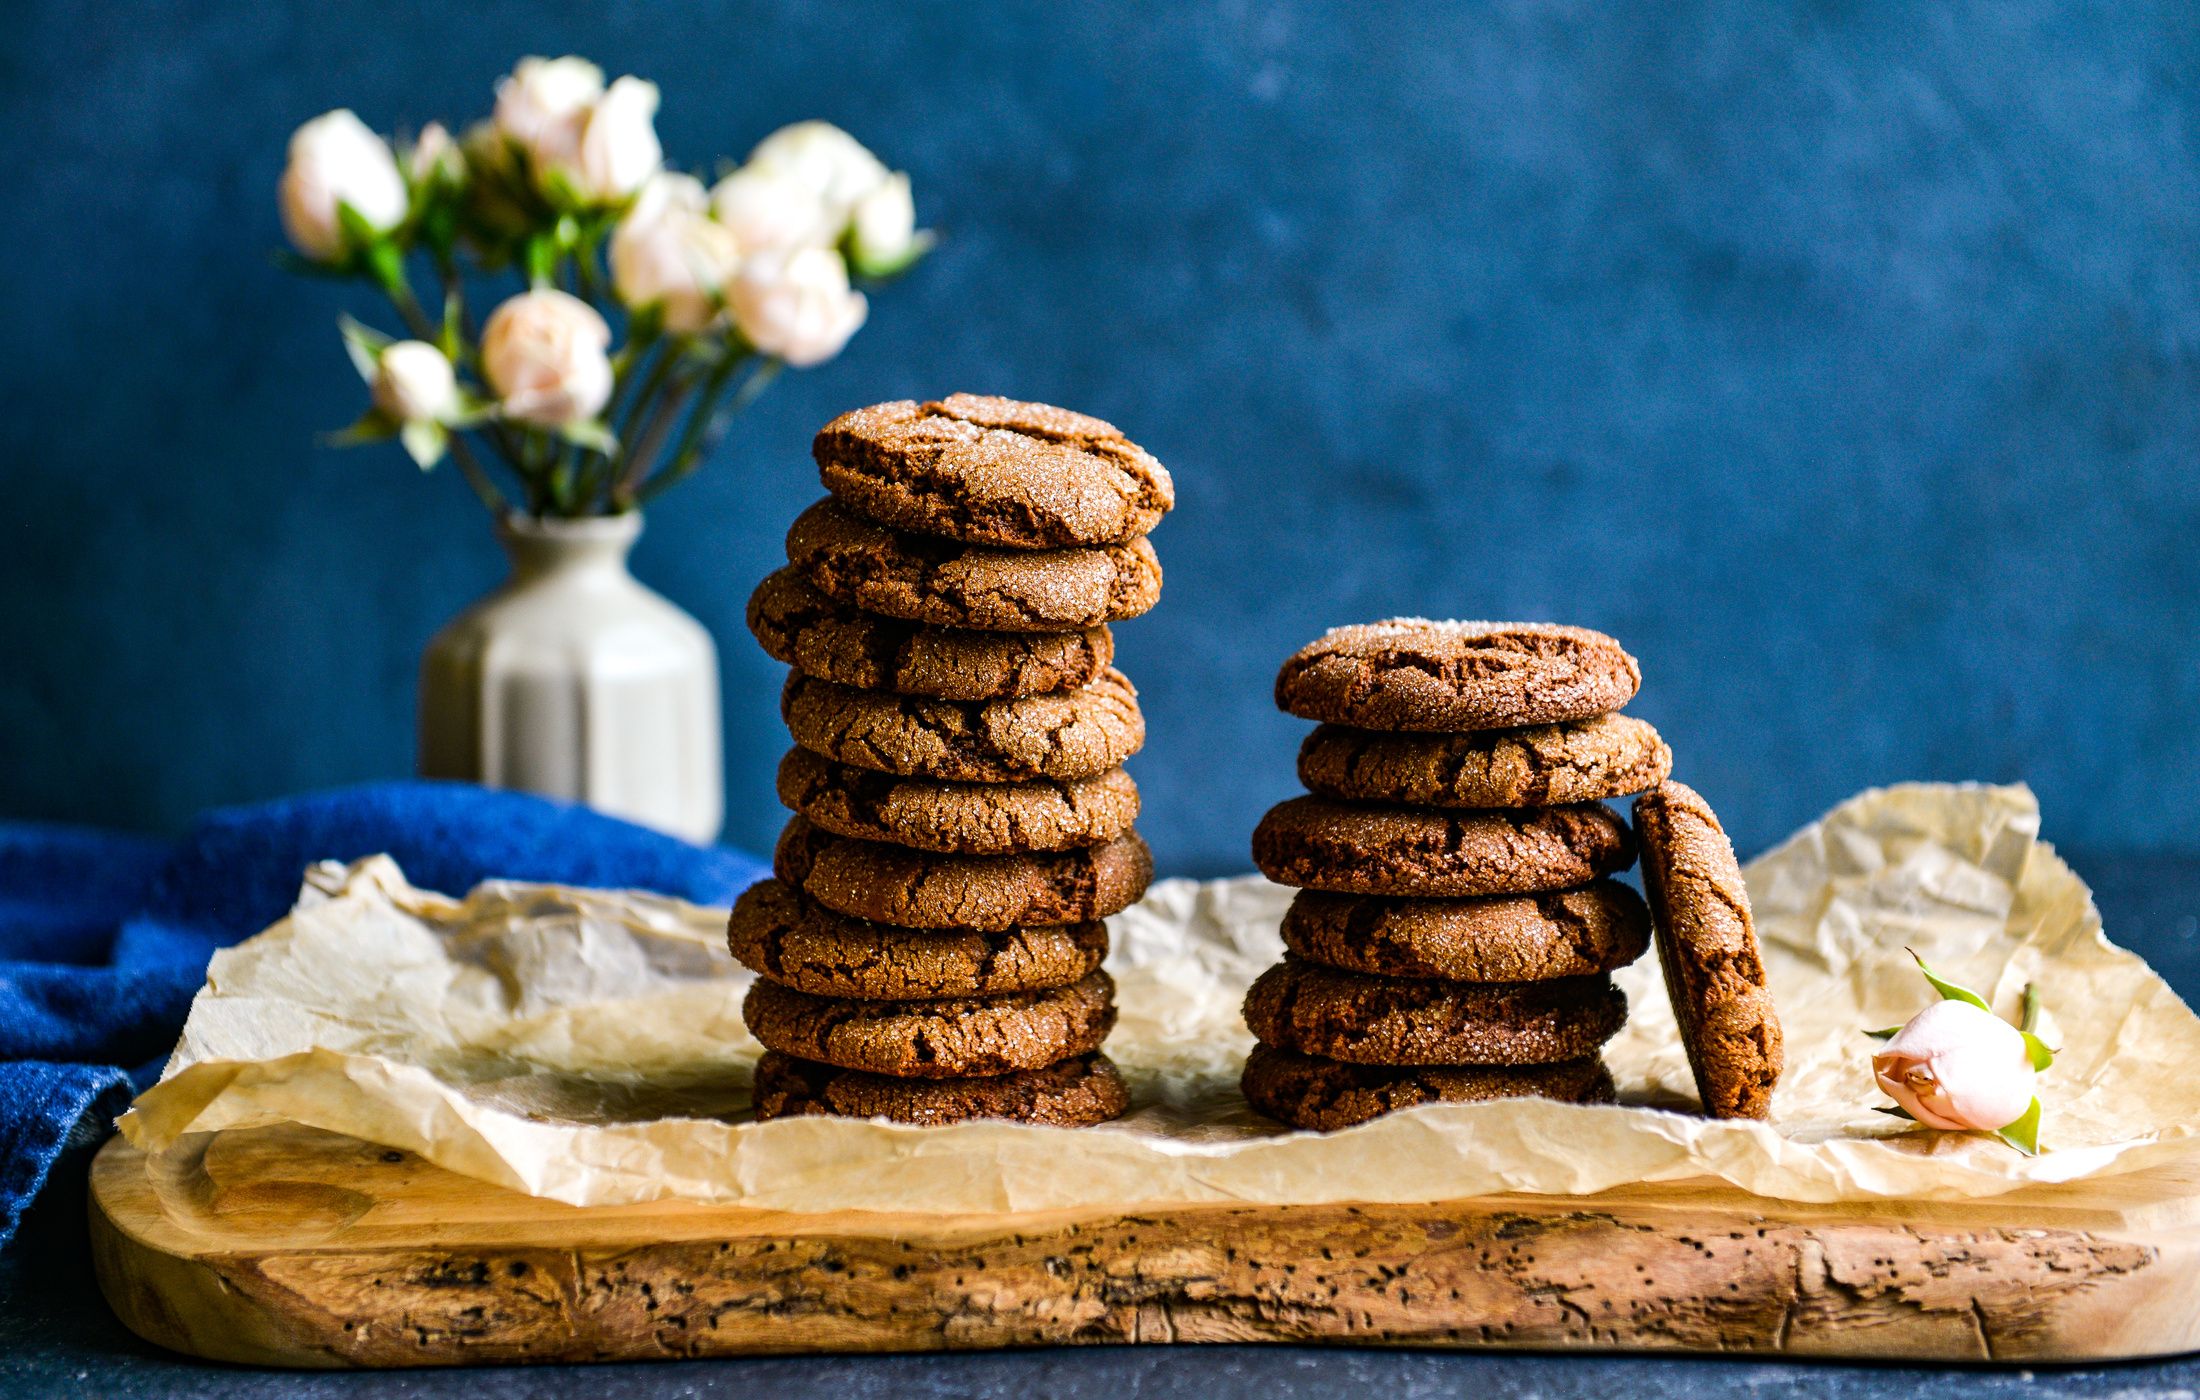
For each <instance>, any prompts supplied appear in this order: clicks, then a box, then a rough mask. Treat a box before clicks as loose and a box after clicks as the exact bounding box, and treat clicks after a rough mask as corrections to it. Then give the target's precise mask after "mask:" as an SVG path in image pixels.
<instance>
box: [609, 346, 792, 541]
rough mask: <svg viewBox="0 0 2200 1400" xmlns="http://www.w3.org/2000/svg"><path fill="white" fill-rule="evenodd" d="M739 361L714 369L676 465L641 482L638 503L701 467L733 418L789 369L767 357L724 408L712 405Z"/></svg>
mask: <svg viewBox="0 0 2200 1400" xmlns="http://www.w3.org/2000/svg"><path fill="white" fill-rule="evenodd" d="M738 363H739V361H737V360H735V359H734V358H733V357H731V356H728V357H727V358H726V360H725V362H724V363H723V364H721V365H719V366H718V368H717V369H716V370H714V371H712V373H711V377H710V382H709V384H708V385H706V386H705V387H704V389H703V397H702V399H701V401H700V402H698V403H697V404H696V406H695V412H694V413H693V414H692V415H690V417H689V418H688V425H687V431H686V432H685V433H683V434H681V437H680V445H679V447H678V448H677V449H675V450H674V452H673V454H672V464H671V465H670V466H668V467H666V468H665V469H664V470H663V471H661V472H659V473H658V474H657V475H656V476H655V477H653V478H651V479H650V480H648V481H645V482H643V483H642V484H641V486H640V487H639V488H638V489H637V490H636V491H635V492H634V504H635V505H637V506H639V505H642V504H644V503H646V502H648V501H651V500H653V499H655V498H656V497H658V496H661V495H663V494H664V493H665V492H666V491H668V490H670V489H672V487H674V486H676V485H678V484H679V483H680V482H681V481H683V480H685V479H686V478H687V477H688V476H689V475H691V474H692V473H693V472H694V471H695V469H696V468H697V467H699V466H701V465H702V462H703V458H704V457H705V456H706V455H707V454H708V453H709V452H710V450H711V449H712V448H713V447H716V446H717V445H718V440H719V439H720V438H721V437H723V436H724V435H725V432H726V429H727V427H728V426H730V425H731V424H732V422H733V420H734V419H735V418H736V417H738V416H739V415H740V414H741V413H742V411H743V410H745V409H747V408H748V406H749V405H750V404H752V403H755V402H756V399H757V396H758V395H759V394H761V393H763V392H764V391H765V390H766V389H768V388H770V387H771V382H772V381H773V380H774V379H777V378H778V377H779V371H780V370H782V369H784V368H786V364H785V362H784V361H781V360H777V359H768V360H765V361H764V362H763V363H762V364H760V365H758V366H757V367H756V368H755V369H753V370H751V371H750V372H749V377H748V378H747V379H744V380H743V381H741V387H740V388H739V389H736V390H735V391H734V394H733V397H732V398H731V399H729V400H728V401H727V402H726V403H725V405H724V406H723V407H719V408H714V407H712V405H711V400H713V399H715V398H717V397H718V394H719V392H720V391H721V390H723V389H724V388H725V386H726V380H727V379H728V378H729V377H730V376H731V375H732V373H733V367H734V366H735V365H736V364H738Z"/></svg>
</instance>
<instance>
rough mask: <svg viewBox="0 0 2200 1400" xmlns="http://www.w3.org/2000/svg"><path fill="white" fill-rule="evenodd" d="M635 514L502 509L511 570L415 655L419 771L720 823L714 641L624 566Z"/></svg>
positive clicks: (694, 834) (707, 826)
mask: <svg viewBox="0 0 2200 1400" xmlns="http://www.w3.org/2000/svg"><path fill="white" fill-rule="evenodd" d="M641 531H642V520H641V516H640V515H639V514H636V513H633V512H629V513H626V514H623V515H608V516H599V517H594V518H588V519H579V520H554V519H545V520H537V519H532V518H528V517H525V516H516V515H515V516H509V517H507V518H506V519H505V520H503V521H502V522H500V523H499V525H498V527H497V537H498V539H499V541H500V542H501V543H502V544H503V545H504V550H505V553H506V554H508V555H509V556H510V557H511V561H512V573H511V577H510V578H508V579H506V580H505V582H504V584H503V586H501V587H500V588H498V589H497V590H496V592H494V593H492V594H490V595H489V596H488V597H486V598H484V599H482V600H481V601H480V602H478V603H476V604H474V605H473V606H472V607H470V608H468V609H467V610H466V611H464V612H462V613H460V614H459V615H458V616H457V617H456V618H453V619H452V620H451V622H450V623H449V625H447V626H446V627H444V628H443V630H442V631H440V632H438V633H436V635H435V637H434V639H433V640H432V641H430V642H429V643H428V649H427V652H426V654H425V655H423V656H422V657H421V662H420V773H421V776H423V777H428V778H457V779H462V780H465V781H470V782H479V783H486V784H488V785H489V786H490V787H499V788H515V789H518V790H520V791H523V792H534V793H541V794H543V795H545V796H548V797H561V798H567V799H570V800H573V801H577V802H584V803H586V804H587V805H589V806H591V807H594V808H596V809H598V810H599V811H604V812H608V813H610V814H612V815H613V816H619V817H625V818H627V819H628V820H630V821H635V822H639V823H641V824H642V825H644V826H650V827H655V828H657V829H658V830H660V831H667V832H670V833H672V834H673V835H675V836H683V837H686V838H687V839H688V840H690V841H698V842H704V843H708V842H711V841H715V840H716V839H717V837H718V830H719V826H720V824H721V823H722V822H723V820H724V818H725V791H724V786H723V779H722V777H721V774H720V770H719V723H720V719H719V710H718V651H717V648H716V647H715V646H713V645H712V643H711V639H710V633H708V632H707V631H705V630H704V629H703V627H702V625H701V624H700V623H698V622H696V620H695V619H694V618H692V617H689V616H688V615H687V614H686V613H684V612H682V611H681V610H680V609H679V608H677V607H675V606H673V605H672V604H671V603H670V602H667V601H666V600H665V599H664V598H662V597H660V596H658V595H657V594H656V593H653V592H651V591H650V590H649V589H647V588H644V587H643V586H642V585H641V584H640V583H637V582H636V581H635V579H634V576H633V575H632V574H630V573H628V572H627V567H626V557H627V552H628V551H629V550H631V549H632V548H633V547H634V540H635V538H636V537H637V536H638V535H640V534H641Z"/></svg>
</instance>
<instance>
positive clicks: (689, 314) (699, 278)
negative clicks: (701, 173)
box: [611, 174, 741, 335]
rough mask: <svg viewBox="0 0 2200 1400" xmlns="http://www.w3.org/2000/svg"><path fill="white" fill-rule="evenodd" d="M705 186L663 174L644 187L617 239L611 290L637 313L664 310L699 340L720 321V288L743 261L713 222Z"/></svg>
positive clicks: (672, 327)
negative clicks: (708, 209) (644, 310)
mask: <svg viewBox="0 0 2200 1400" xmlns="http://www.w3.org/2000/svg"><path fill="white" fill-rule="evenodd" d="M707 206H708V200H707V198H706V196H705V195H704V193H703V186H702V184H701V182H699V181H697V180H696V179H695V177H694V176H692V175H674V174H661V175H659V176H657V177H656V178H655V179H653V180H651V181H650V182H649V183H648V184H647V185H645V186H643V187H642V193H641V196H640V197H639V198H638V199H636V200H635V201H634V208H633V209H632V210H631V211H629V212H628V214H627V216H626V217H625V218H624V219H621V220H620V221H619V226H618V228H617V229H616V230H615V231H614V232H613V233H612V235H611V285H612V288H613V289H614V290H615V291H617V292H618V294H619V300H620V301H621V302H623V303H625V304H626V306H627V307H629V308H630V309H632V310H636V311H639V310H642V309H643V308H645V307H651V306H654V307H657V308H659V309H660V310H661V312H662V314H663V316H664V325H665V329H666V330H669V331H671V332H673V333H674V334H675V335H694V334H696V333H697V332H699V331H702V330H704V329H705V328H707V327H708V326H710V325H711V323H712V322H714V321H716V320H717V319H718V315H719V297H720V289H721V288H722V287H723V286H724V285H725V281H726V279H727V278H728V277H730V276H732V275H733V270H734V267H735V266H736V265H737V264H738V263H739V262H740V260H741V249H740V245H739V244H738V243H737V242H736V241H735V239H734V236H733V234H732V232H731V231H729V230H727V229H725V228H723V227H721V226H720V225H718V224H717V223H715V222H713V221H712V220H711V217H710V215H709V213H708V212H707Z"/></svg>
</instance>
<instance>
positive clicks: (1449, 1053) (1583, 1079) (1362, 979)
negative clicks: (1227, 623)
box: [1243, 618, 1672, 1129]
mask: <svg viewBox="0 0 2200 1400" xmlns="http://www.w3.org/2000/svg"><path fill="white" fill-rule="evenodd" d="M1640 683H1641V672H1640V670H1639V668H1638V667H1637V666H1636V664H1635V659H1634V658H1633V657H1631V656H1629V655H1628V654H1627V652H1626V651H1625V650H1624V649H1622V648H1621V647H1620V645H1619V643H1617V642H1615V641H1613V640H1612V639H1611V638H1610V637H1607V636H1605V635H1603V634H1602V633H1599V632H1592V631H1589V630H1587V629H1584V628H1579V627H1559V626H1550V625H1542V624H1533V623H1464V622H1429V621H1424V620H1421V619H1417V618H1414V619H1401V620H1396V621H1390V622H1378V623H1374V624H1371V625H1365V626H1357V627H1343V628H1339V629H1337V630H1335V631H1332V632H1330V633H1328V634H1326V635H1325V636H1323V637H1321V638H1320V639H1319V640H1317V641H1315V642H1313V643H1311V644H1310V645H1308V646H1306V647H1304V648H1302V649H1301V650H1300V651H1299V652H1297V653H1296V654H1295V655H1293V656H1292V657H1291V658H1290V660H1288V661H1286V662H1285V663H1284V665H1283V669H1282V671H1281V673H1280V674H1278V676H1277V677H1276V703H1277V705H1278V706H1280V707H1281V708H1282V709H1284V710H1286V711H1288V712H1289V713H1291V714H1294V715H1298V716H1300V717H1302V718H1306V719H1313V720H1319V721H1321V722H1322V723H1321V726H1320V727H1319V728H1318V729H1316V730H1315V731H1314V732H1313V733H1312V734H1311V735H1309V736H1308V737H1307V739H1306V741H1305V744H1304V745H1303V747H1302V748H1301V749H1300V752H1299V777H1300V780H1301V781H1302V782H1303V783H1304V784H1305V785H1306V787H1307V788H1308V789H1309V790H1310V791H1311V793H1312V795H1311V796H1306V797H1296V798H1292V799H1291V800H1289V801H1286V802H1284V803H1282V804H1281V805H1279V806H1277V807H1276V808H1274V809H1273V810H1271V811H1270V812H1269V813H1268V815H1267V816H1266V817H1264V818H1263V819H1262V820H1261V823H1260V826H1259V828H1258V829H1257V830H1256V831H1255V832H1254V834H1253V860H1254V863H1255V864H1257V865H1258V866H1259V867H1260V869H1261V871H1262V872H1263V873H1264V874H1266V875H1267V876H1268V878H1270V879H1271V880H1275V881H1277V882H1278V883H1281V884H1286V885H1294V886H1297V887H1298V888H1299V891H1300V893H1299V894H1298V896H1297V897H1296V898H1295V899H1294V900H1293V901H1292V903H1291V907H1290V910H1289V912H1288V913H1287V914H1286V915H1285V917H1284V921H1283V939H1284V944H1285V947H1286V950H1287V954H1286V957H1285V959H1284V961H1283V962H1282V963H1281V964H1279V965H1277V966H1276V967H1273V968H1270V969H1269V970H1268V971H1267V972H1265V973H1263V974H1262V975H1261V977H1260V978H1259V979H1258V980H1257V981H1255V982H1254V984H1253V986H1252V989H1251V991H1250V992H1249V993H1248V994H1247V997H1246V1001H1245V1019H1246V1023H1247V1024H1248V1025H1249V1026H1251V1028H1252V1031H1253V1034H1254V1036H1255V1037H1256V1038H1257V1039H1258V1040H1259V1042H1260V1044H1259V1045H1258V1046H1257V1047H1256V1048H1255V1049H1254V1051H1253V1053H1252V1055H1251V1057H1250V1058H1249V1059H1248V1060H1247V1062H1246V1066H1245V1073H1244V1079H1243V1085H1244V1090H1245V1096H1246V1098H1247V1099H1248V1100H1249V1101H1250V1102H1251V1103H1252V1104H1253V1106H1254V1107H1255V1108H1257V1109H1259V1110H1260V1111H1261V1112H1263V1113H1266V1114H1268V1115H1269V1116H1271V1117H1274V1118H1278V1119H1281V1120H1282V1121H1284V1122H1286V1123H1289V1124H1291V1125H1293V1126H1295V1127H1301V1128H1315V1129H1333V1128H1342V1127H1347V1126H1349V1125H1351V1124H1353V1123H1359V1122H1364V1121H1366V1120H1367V1119H1370V1118H1374V1117H1377V1116H1379V1115H1381V1114H1384V1113H1388V1112H1391V1111H1393V1110H1395V1109H1399V1108H1404V1107H1408V1106H1410V1105H1413V1104H1418V1103H1428V1102H1434V1101H1452V1102H1463V1101H1470V1100H1477V1099H1491V1098H1507V1097H1521V1096H1531V1095H1532V1096H1540V1097H1546V1098H1554V1099H1563V1100H1569V1101H1577V1102H1584V1101H1595V1100H1600V1099H1608V1098H1609V1097H1610V1096H1611V1094H1612V1081H1611V1076H1610V1075H1609V1073H1608V1072H1607V1071H1606V1070H1605V1068H1604V1065H1603V1062H1602V1060H1601V1058H1600V1051H1601V1049H1602V1047H1603V1045H1604V1043H1605V1042H1606V1041H1607V1040H1609V1039H1610V1038H1611V1037H1612V1036H1613V1035H1615V1034H1616V1033H1618V1031H1619V1029H1620V1026H1621V1024H1622V1023H1623V1022H1624V1021H1625V1019H1626V1016H1627V1000H1626V997H1625V995H1624V994H1623V993H1622V992H1621V991H1620V990H1619V989H1618V988H1617V987H1615V986H1613V985H1612V981H1611V977H1610V975H1609V974H1610V973H1611V972H1612V971H1613V970H1614V969H1616V968H1620V967H1624V966H1626V965H1627V964H1628V963H1631V962H1633V961H1634V960H1635V959H1636V958H1638V957H1640V956H1642V953H1643V951H1644V949H1645V948H1646V947H1648V945H1649V940H1650V933H1651V930H1650V918H1649V913H1648V910H1647V909H1646V908H1645V906H1644V904H1643V901H1642V899H1641V898H1640V897H1639V896H1637V895H1636V894H1635V893H1634V891H1632V890H1630V889H1628V888H1627V887H1626V886H1624V885H1621V884H1619V883H1618V882H1616V881H1614V880H1612V879H1611V878H1609V877H1610V876H1612V875H1614V874H1616V873H1617V872H1620V871H1623V870H1625V869H1626V868H1627V867H1628V866H1629V865H1631V864H1632V863H1633V861H1634V858H1635V843H1634V839H1633V835H1632V833H1631V832H1630V831H1629V830H1628V827H1627V825H1626V823H1625V822H1624V821H1622V820H1621V819H1620V818H1619V817H1618V816H1617V815H1616V814H1615V813H1613V812H1612V811H1611V809H1609V808H1608V807H1606V806H1604V804H1603V799H1606V798H1611V797H1617V796H1620V795H1623V794H1626V793H1633V792H1640V791H1643V790H1644V789H1647V788H1653V787H1655V786H1657V785H1658V784H1659V783H1660V782H1661V781H1662V780H1663V779H1664V778H1665V776H1666V774H1667V773H1668V772H1669V771H1670V770H1671V767H1672V755H1671V753H1670V751H1668V749H1667V748H1666V746H1665V744H1664V742H1663V741H1662V740H1660V739H1659V737H1658V735H1657V732H1656V731H1655V730H1654V729H1652V728H1651V727H1650V726H1649V725H1648V724H1646V723H1644V722H1643V721H1641V720H1639V719H1634V718H1632V717H1630V716H1627V715H1622V714H1619V713H1617V711H1618V710H1619V709H1620V707H1621V706H1623V705H1625V704H1626V703H1627V701H1628V700H1630V699H1631V698H1633V696H1634V694H1635V690H1636V688H1637V686H1638V685H1639V684H1640Z"/></svg>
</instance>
